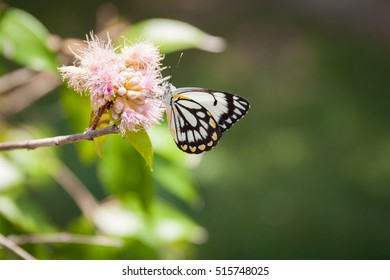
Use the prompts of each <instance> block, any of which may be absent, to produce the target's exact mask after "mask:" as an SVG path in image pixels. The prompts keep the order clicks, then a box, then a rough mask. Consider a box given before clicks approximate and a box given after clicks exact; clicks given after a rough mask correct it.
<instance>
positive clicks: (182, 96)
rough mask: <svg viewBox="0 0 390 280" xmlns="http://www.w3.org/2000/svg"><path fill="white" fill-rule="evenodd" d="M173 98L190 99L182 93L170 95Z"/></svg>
mask: <svg viewBox="0 0 390 280" xmlns="http://www.w3.org/2000/svg"><path fill="white" fill-rule="evenodd" d="M172 98H173V99H175V100H176V99H179V98H180V99H186V100H191V98H189V97H187V96H185V95H182V94H175V95H174V96H172Z"/></svg>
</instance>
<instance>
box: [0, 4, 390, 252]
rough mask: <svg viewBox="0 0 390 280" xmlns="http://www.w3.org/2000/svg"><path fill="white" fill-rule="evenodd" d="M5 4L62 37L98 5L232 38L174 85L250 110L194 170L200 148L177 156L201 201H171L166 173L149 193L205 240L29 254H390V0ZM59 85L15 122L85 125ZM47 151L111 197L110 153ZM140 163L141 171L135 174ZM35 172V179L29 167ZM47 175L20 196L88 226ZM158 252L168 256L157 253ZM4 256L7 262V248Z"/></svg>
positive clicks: (192, 54)
mask: <svg viewBox="0 0 390 280" xmlns="http://www.w3.org/2000/svg"><path fill="white" fill-rule="evenodd" d="M7 4H8V5H9V6H12V7H16V8H20V9H22V10H25V11H27V12H28V13H31V14H32V15H33V16H34V17H36V18H37V19H38V20H39V21H41V23H43V25H44V26H46V28H47V29H48V30H49V31H50V32H51V33H54V34H58V35H59V36H61V37H63V38H68V37H75V38H81V39H84V38H85V34H86V33H88V32H89V31H90V30H96V28H98V26H99V23H100V20H101V18H99V16H100V15H101V14H99V12H101V11H102V10H103V9H106V10H109V11H112V13H116V12H117V13H118V14H119V15H120V16H121V17H123V18H126V19H127V20H128V21H130V22H132V23H136V22H140V21H142V20H146V19H150V18H170V19H177V20H180V21H183V22H187V23H190V24H191V25H193V26H196V27H198V28H200V29H202V30H204V31H205V32H207V33H209V34H212V35H215V36H220V37H222V38H224V39H225V40H226V43H227V48H226V50H225V51H224V52H222V53H210V52H204V51H201V50H197V49H191V50H186V51H184V56H183V58H182V60H181V63H180V65H179V68H178V69H177V70H175V81H174V84H175V85H176V86H178V87H181V86H200V87H208V88H212V89H220V90H224V91H228V92H233V93H236V94H239V95H241V96H243V97H245V98H247V99H248V100H249V101H250V103H251V110H250V112H249V113H248V115H247V116H246V117H245V118H244V119H243V120H241V121H240V122H239V124H237V125H235V126H234V127H233V128H232V129H231V130H230V131H229V132H227V133H225V134H224V136H223V139H222V140H221V142H220V143H219V144H218V147H217V148H215V149H213V150H212V151H211V152H209V153H206V154H205V155H204V156H203V158H202V161H201V162H200V163H199V165H197V166H196V168H191V167H188V166H190V165H196V161H197V160H198V158H196V159H195V160H194V158H190V159H188V158H185V159H183V162H184V161H186V162H187V161H188V160H190V164H189V165H188V164H187V165H186V166H187V167H186V168H183V170H182V172H183V173H185V174H186V175H185V176H187V177H188V178H190V179H191V184H193V185H194V186H195V190H196V192H197V195H196V197H197V198H196V199H194V200H191V199H190V200H191V201H192V202H194V201H195V202H194V203H192V202H188V201H187V202H183V200H180V199H177V197H175V196H172V195H171V194H170V193H169V192H167V191H166V190H165V189H164V188H161V187H159V184H158V183H155V184H152V186H151V188H152V189H153V190H152V191H153V192H154V196H155V197H156V196H157V197H162V198H163V199H164V201H168V202H169V204H170V205H174V207H175V209H179V210H180V213H182V214H184V215H186V216H188V217H189V219H190V220H191V222H192V223H194V225H196V226H195V227H194V228H193V229H191V230H200V231H201V233H200V236H201V237H199V236H198V238H195V239H196V240H192V239H191V238H188V239H187V240H186V241H185V243H186V245H185V246H184V245H183V244H181V245H180V246H178V245H177V243H175V244H174V245H172V244H170V243H169V244H168V243H164V244H160V243H153V242H151V243H148V242H146V241H145V240H143V239H142V238H140V239H139V240H136V241H134V240H132V243H131V245H129V247H128V248H129V249H128V250H129V251H131V252H127V253H123V252H121V253H118V252H116V251H115V252H112V250H111V251H109V252H108V253H100V255H99V254H97V253H96V252H97V251H98V250H100V248H99V247H98V248H95V247H93V248H91V247H88V248H87V249H85V250H89V251H90V252H89V253H85V252H83V253H81V252H80V251H81V249H80V246H81V245H63V244H62V245H58V246H57V247H56V246H54V245H51V246H52V247H50V248H49V249H47V248H46V247H44V246H42V247H36V246H37V245H32V246H31V247H28V246H27V247H25V248H26V250H27V249H29V250H30V252H33V253H35V254H37V255H38V256H39V255H41V256H42V258H92V256H93V255H94V254H95V255H94V256H95V257H97V258H189V259H389V258H390V133H389V121H390V97H389V89H390V78H389V74H390V21H389V20H390V4H389V3H388V2H387V1H369V0H360V1H347V0H339V1H326V0H317V1H311V0H296V1H283V0H277V1H265V0H243V1H223V0H207V1H204V0H201V1H193V0H184V1H183V0H182V1H179V0H169V1H158V0H153V1H140V0H138V1H124V0H123V1H111V2H110V3H107V2H104V1H93V0H86V1H75V0H68V1H62V2H56V1H44V0H34V1H25V0H19V1H17V0H13V1H8V2H7ZM102 5H103V6H102ZM28 47H29V46H28V45H27V46H26V48H28ZM178 57H179V53H178V52H174V53H170V54H167V56H166V58H165V60H164V65H171V66H174V65H175V64H176V62H177V60H178ZM60 95H61V93H60V92H59V91H58V90H57V91H54V92H53V93H52V94H48V95H46V96H44V97H43V98H41V99H39V100H38V101H37V102H36V103H35V104H34V105H32V106H30V107H29V108H28V109H27V110H24V111H22V112H21V113H20V114H18V115H14V116H12V118H9V119H7V122H8V123H10V124H11V125H21V124H29V125H32V126H36V125H37V124H44V125H45V126H48V127H50V129H51V133H50V135H58V134H64V133H76V132H79V131H75V130H74V129H73V128H72V127H71V126H70V125H69V121H68V119H67V115H66V113H65V111H64V109H62V105H61V104H60V103H59V101H58V100H59V96H60ZM76 97H77V98H78V96H76ZM75 100H77V99H75ZM48 116H50V117H48ZM85 126H86V125H84V127H85ZM81 128H82V126H81V127H80V129H81ZM164 131H166V134H167V135H168V130H163V132H162V133H163V134H164V133H165V132H164ZM109 137H111V138H113V137H115V136H109ZM109 137H107V138H109ZM118 138H119V137H118ZM164 139H165V138H164ZM166 139H168V138H166ZM169 141H171V140H169ZM107 144H109V143H107ZM125 146H126V145H124V147H125ZM124 149H125V148H124ZM53 152H54V153H57V154H59V156H60V157H61V158H62V159H63V161H64V162H65V163H66V164H67V166H68V167H69V168H70V169H71V170H73V172H74V173H75V174H76V175H77V176H78V177H79V178H80V179H81V180H82V181H83V182H84V183H85V184H86V185H87V186H89V187H90V188H92V190H91V191H92V192H93V193H94V195H95V196H96V198H97V199H103V198H106V196H107V193H108V194H109V193H110V192H109V191H107V189H105V188H104V187H102V186H101V183H100V182H99V180H100V178H99V174H100V173H96V169H98V170H100V169H99V168H103V169H104V170H105V171H104V172H103V173H110V172H111V170H110V163H107V162H108V161H109V160H113V161H115V160H116V159H115V158H114V159H106V158H105V157H104V158H103V160H102V162H103V163H102V164H103V167H102V166H100V167H99V166H98V167H96V163H95V164H93V165H88V164H84V163H83V162H82V161H81V160H80V159H79V158H78V156H77V152H76V149H75V147H74V145H73V146H67V147H61V148H57V149H55V150H53ZM24 153H28V154H30V155H31V154H32V153H33V152H32V151H29V152H27V151H24ZM34 153H35V151H34ZM179 156H180V155H179ZM127 157H138V155H137V154H136V153H134V151H129V152H127V153H125V152H123V151H118V158H120V159H118V160H119V161H120V162H121V164H123V165H126V162H127ZM137 159H138V158H137ZM105 160H106V161H105ZM138 160H139V161H140V162H141V165H142V164H143V163H142V159H138ZM98 161H101V160H98ZM155 161H156V166H155V168H154V169H155V171H154V173H157V175H153V176H157V177H160V178H162V177H164V174H165V175H166V176H165V179H162V180H163V181H164V180H168V184H169V183H170V182H173V181H175V182H176V179H175V178H176V176H181V175H180V174H179V171H177V170H176V169H173V171H172V170H171V173H169V175H167V174H168V173H165V172H166V170H165V169H164V170H162V168H164V167H167V165H166V164H165V163H164V158H163V157H159V156H158V155H157V157H156V159H155ZM104 162H106V163H105V164H104ZM102 164H101V163H100V165H102ZM159 167H160V170H159ZM126 168H128V169H129V170H130V169H132V165H131V164H130V166H128V167H125V169H126ZM141 169H142V168H141ZM142 170H144V169H142ZM139 172H147V171H145V170H144V171H138V173H136V172H135V173H134V174H139ZM97 174H98V175H97ZM134 174H133V177H131V176H130V177H129V178H134V176H136V175H134ZM118 176H120V175H118ZM38 177H39V176H38ZM29 178H30V179H29V180H30V181H29V182H28V184H32V183H31V180H34V179H33V178H34V176H30V177H29ZM31 178H32V179H31ZM36 180H38V179H36ZM129 180H131V179H129ZM157 181H158V180H157ZM160 183H161V182H160ZM52 184H55V183H53V182H50V180H49V181H45V183H44V184H43V185H45V186H46V187H44V188H43V190H38V191H37V190H32V191H28V196H26V197H25V200H26V203H28V201H29V200H32V199H34V200H36V201H38V202H39V203H38V204H39V205H41V206H42V211H44V212H47V216H48V219H50V221H51V224H52V225H55V227H56V230H64V229H66V230H67V231H72V229H75V228H77V227H78V229H77V230H75V232H84V231H83V230H81V229H80V228H84V227H83V226H81V225H80V223H82V222H80V221H77V222H75V217H77V216H78V215H79V214H80V212H79V210H78V208H77V207H76V205H75V204H74V202H73V201H71V200H70V199H69V198H68V196H67V195H66V194H65V193H64V192H63V191H62V190H61V188H56V187H50V186H51V185H52ZM134 184H136V183H134ZM172 184H173V183H172ZM91 186H96V187H91ZM178 188H179V189H180V181H179V182H178ZM190 189H191V188H190ZM121 191H126V190H121ZM121 191H119V192H117V193H116V194H117V195H118V193H120V192H121ZM0 208H1V205H0ZM155 211H158V210H155ZM113 219H114V218H113ZM1 227H3V233H4V235H6V234H17V233H25V232H27V230H23V229H22V228H21V227H20V226H14V225H12V222H10V221H7V220H6V219H4V220H0V229H1ZM42 231H43V230H42ZM85 232H89V231H88V230H85ZM187 243H188V244H187ZM145 244H147V245H145ZM34 246H35V247H34ZM78 246H79V247H78ZM157 247H158V248H159V249H158V250H157V252H156V251H155V250H156V248H157ZM43 248H45V249H43ZM172 248H173V249H172ZM163 250H168V251H169V252H170V253H169V254H162V253H161V251H163ZM43 251H44V252H43ZM159 252H160V253H159ZM178 252H180V253H178ZM0 254H3V255H0V257H4V258H12V255H11V256H9V255H8V254H5V253H4V250H3V253H2V252H1V251H0ZM96 254H97V255H96Z"/></svg>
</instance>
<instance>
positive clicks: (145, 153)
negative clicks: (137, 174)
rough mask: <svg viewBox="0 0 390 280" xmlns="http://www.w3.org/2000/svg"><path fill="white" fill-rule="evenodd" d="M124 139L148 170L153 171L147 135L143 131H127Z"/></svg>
mask: <svg viewBox="0 0 390 280" xmlns="http://www.w3.org/2000/svg"><path fill="white" fill-rule="evenodd" d="M126 139H127V140H128V141H129V142H130V144H131V145H133V147H134V148H135V149H136V150H137V151H138V152H139V153H140V154H141V156H142V157H143V158H144V159H145V161H146V164H147V165H148V166H149V168H150V170H151V171H153V146H152V142H151V141H150V138H149V135H148V133H147V132H146V131H145V130H140V131H137V132H134V131H127V132H126Z"/></svg>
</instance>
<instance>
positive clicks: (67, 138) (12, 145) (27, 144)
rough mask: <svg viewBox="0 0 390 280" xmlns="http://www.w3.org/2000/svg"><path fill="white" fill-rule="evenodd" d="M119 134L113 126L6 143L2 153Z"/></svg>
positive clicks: (2, 144)
mask: <svg viewBox="0 0 390 280" xmlns="http://www.w3.org/2000/svg"><path fill="white" fill-rule="evenodd" d="M118 133H119V128H118V127H117V126H115V125H113V126H108V127H105V128H101V129H97V130H88V131H85V132H83V133H78V134H71V135H63V136H56V137H49V138H41V139H35V140H25V141H16V142H4V143H0V151H9V150H17V149H28V150H32V149H35V148H40V147H50V146H62V145H67V144H72V143H75V142H80V141H83V140H93V139H94V138H96V137H100V136H103V135H107V134H118Z"/></svg>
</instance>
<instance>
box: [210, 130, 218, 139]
mask: <svg viewBox="0 0 390 280" xmlns="http://www.w3.org/2000/svg"><path fill="white" fill-rule="evenodd" d="M211 138H213V140H214V141H217V140H218V135H217V133H215V132H214V133H213V135H212V136H211Z"/></svg>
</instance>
